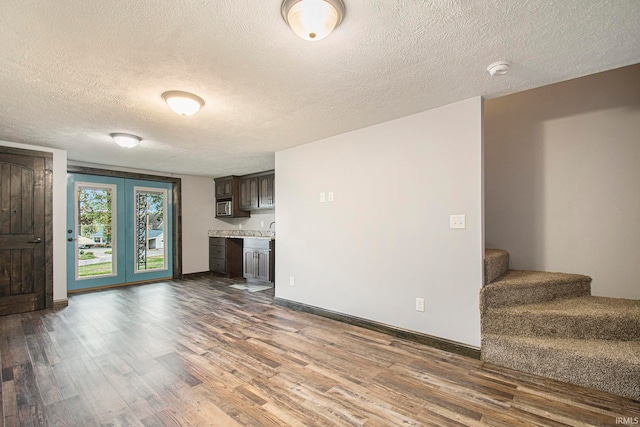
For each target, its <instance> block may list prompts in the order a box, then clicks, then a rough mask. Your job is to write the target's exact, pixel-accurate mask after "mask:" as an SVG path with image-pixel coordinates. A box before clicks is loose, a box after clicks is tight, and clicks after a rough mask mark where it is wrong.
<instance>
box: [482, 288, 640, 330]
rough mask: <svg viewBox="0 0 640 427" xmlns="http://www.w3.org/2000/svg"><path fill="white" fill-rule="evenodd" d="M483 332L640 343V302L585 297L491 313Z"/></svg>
mask: <svg viewBox="0 0 640 427" xmlns="http://www.w3.org/2000/svg"><path fill="white" fill-rule="evenodd" d="M482 327H483V332H484V333H489V334H491V333H496V332H498V333H501V334H505V335H520V336H540V337H557V338H576V339H603V340H640V301H639V300H630V299H622V298H607V297H595V296H585V297H579V298H570V299H559V300H554V301H549V302H544V303H538V304H527V305H518V306H511V307H502V308H496V309H492V310H489V311H488V312H487V313H485V315H484V317H483V322H482Z"/></svg>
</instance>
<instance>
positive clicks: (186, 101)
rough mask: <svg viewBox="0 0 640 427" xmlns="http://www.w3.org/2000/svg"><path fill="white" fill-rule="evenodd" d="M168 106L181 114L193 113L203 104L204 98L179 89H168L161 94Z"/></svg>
mask: <svg viewBox="0 0 640 427" xmlns="http://www.w3.org/2000/svg"><path fill="white" fill-rule="evenodd" d="M162 99H164V100H165V102H166V103H167V104H169V107H171V109H172V110H173V111H175V112H176V113H178V114H180V115H182V116H190V115H192V114H195V113H197V112H198V110H200V108H202V107H203V106H204V100H203V99H202V98H200V97H199V96H198V95H194V94H192V93H189V92H182V91H179V90H170V91H169V92H165V93H163V94H162Z"/></svg>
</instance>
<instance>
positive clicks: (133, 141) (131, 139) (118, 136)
mask: <svg viewBox="0 0 640 427" xmlns="http://www.w3.org/2000/svg"><path fill="white" fill-rule="evenodd" d="M109 135H111V138H113V140H114V141H115V142H116V144H118V145H119V146H120V147H124V148H133V147H135V146H136V145H138V144H139V143H140V141H142V138H140V137H139V136H135V135H131V134H129V133H111V134H109Z"/></svg>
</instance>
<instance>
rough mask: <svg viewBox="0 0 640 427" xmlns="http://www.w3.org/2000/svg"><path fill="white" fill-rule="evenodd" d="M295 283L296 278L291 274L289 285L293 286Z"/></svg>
mask: <svg viewBox="0 0 640 427" xmlns="http://www.w3.org/2000/svg"><path fill="white" fill-rule="evenodd" d="M295 285H296V279H294V277H293V276H290V277H289V286H295Z"/></svg>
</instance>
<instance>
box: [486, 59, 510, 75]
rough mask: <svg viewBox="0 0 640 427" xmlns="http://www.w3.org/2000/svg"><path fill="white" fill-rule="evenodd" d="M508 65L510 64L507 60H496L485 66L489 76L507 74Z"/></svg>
mask: <svg viewBox="0 0 640 427" xmlns="http://www.w3.org/2000/svg"><path fill="white" fill-rule="evenodd" d="M510 66H511V64H509V63H508V62H507V61H498V62H494V63H493V64H491V65H489V66H488V67H487V71H488V72H489V74H491V77H493V76H501V75H503V74H507V71H509V67H510Z"/></svg>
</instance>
